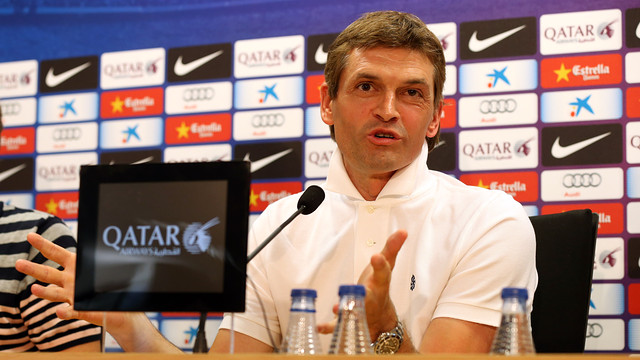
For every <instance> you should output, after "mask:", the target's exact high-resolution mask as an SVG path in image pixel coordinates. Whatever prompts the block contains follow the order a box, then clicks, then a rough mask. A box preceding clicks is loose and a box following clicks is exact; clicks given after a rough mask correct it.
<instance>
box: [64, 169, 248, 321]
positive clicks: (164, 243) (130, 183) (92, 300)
mask: <svg viewBox="0 0 640 360" xmlns="http://www.w3.org/2000/svg"><path fill="white" fill-rule="evenodd" d="M249 186H250V172H249V163H247V162H242V161H232V162H210V163H170V164H158V163H156V164H138V165H89V166H82V168H81V170H80V195H79V215H78V258H77V259H78V260H77V264H76V292H75V308H76V309H78V310H97V311H234V312H239V311H244V303H245V302H244V300H245V276H246V251H247V233H248V216H249Z"/></svg>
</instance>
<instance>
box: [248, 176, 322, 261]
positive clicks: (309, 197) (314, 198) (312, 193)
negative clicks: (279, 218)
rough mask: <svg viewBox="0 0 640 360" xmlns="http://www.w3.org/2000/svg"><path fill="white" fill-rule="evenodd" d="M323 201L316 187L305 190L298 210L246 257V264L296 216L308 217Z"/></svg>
mask: <svg viewBox="0 0 640 360" xmlns="http://www.w3.org/2000/svg"><path fill="white" fill-rule="evenodd" d="M323 201H324V190H322V188H321V187H319V186H316V185H311V186H309V187H308V188H307V190H305V191H304V192H303V193H302V195H301V196H300V200H298V210H296V212H294V213H293V214H292V215H291V216H290V217H289V218H288V219H287V220H285V222H283V223H282V225H280V226H278V227H277V228H276V229H275V230H274V231H273V232H272V233H271V235H269V236H268V237H267V238H266V239H265V240H264V241H263V242H262V243H261V244H260V245H259V246H258V247H257V248H256V249H255V250H253V252H251V254H249V256H248V257H247V263H248V262H249V261H251V259H253V258H254V257H255V256H256V255H258V253H259V252H260V251H261V250H262V249H263V248H264V247H265V246H267V244H269V243H270V242H271V240H273V238H274V237H276V235H278V234H279V233H280V232H281V231H282V230H283V229H284V228H285V227H286V226H287V225H289V223H290V222H291V221H293V219H295V218H296V216H298V215H300V214H302V215H309V214H311V213H312V212H314V211H316V209H317V208H318V206H320V204H321V203H322V202H323Z"/></svg>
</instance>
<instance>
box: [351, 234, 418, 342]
mask: <svg viewBox="0 0 640 360" xmlns="http://www.w3.org/2000/svg"><path fill="white" fill-rule="evenodd" d="M406 239H407V232H406V231H405V230H398V231H396V232H394V233H393V234H391V236H389V238H388V239H387V243H386V244H385V246H384V249H382V251H381V252H380V253H379V254H375V255H373V256H372V257H371V263H370V265H369V266H367V267H366V268H365V270H364V271H363V272H362V274H361V275H360V279H359V280H358V284H362V285H364V287H365V288H366V289H367V295H366V297H365V308H366V310H367V322H368V325H369V332H370V334H371V340H373V341H375V340H376V338H377V336H378V334H380V333H382V332H385V331H389V330H391V329H393V328H395V327H396V324H397V322H398V316H397V314H396V308H395V306H394V305H393V302H392V301H391V297H390V296H389V284H390V283H391V272H392V271H393V267H394V266H395V264H396V256H397V255H398V252H399V251H400V249H401V248H402V245H403V244H404V241H405V240H406Z"/></svg>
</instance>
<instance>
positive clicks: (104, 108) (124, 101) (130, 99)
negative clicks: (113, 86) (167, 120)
mask: <svg viewBox="0 0 640 360" xmlns="http://www.w3.org/2000/svg"><path fill="white" fill-rule="evenodd" d="M163 96H164V93H163V91H162V88H159V87H158V88H150V89H137V90H126V91H108V92H103V93H102V95H100V117H102V118H103V119H109V118H122V117H134V116H147V115H158V114H162V109H163Z"/></svg>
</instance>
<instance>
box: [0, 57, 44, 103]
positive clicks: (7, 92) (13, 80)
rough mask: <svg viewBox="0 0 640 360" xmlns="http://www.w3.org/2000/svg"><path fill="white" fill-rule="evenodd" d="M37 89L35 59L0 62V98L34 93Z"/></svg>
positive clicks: (36, 65)
mask: <svg viewBox="0 0 640 360" xmlns="http://www.w3.org/2000/svg"><path fill="white" fill-rule="evenodd" d="M37 91H38V62H37V61H36V60H24V61H14V62H7V63H0V98H12V97H19V96H31V95H35V94H36V92H37Z"/></svg>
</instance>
